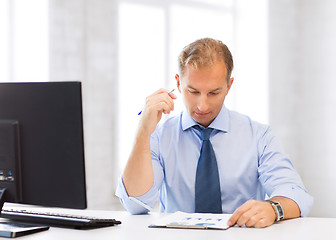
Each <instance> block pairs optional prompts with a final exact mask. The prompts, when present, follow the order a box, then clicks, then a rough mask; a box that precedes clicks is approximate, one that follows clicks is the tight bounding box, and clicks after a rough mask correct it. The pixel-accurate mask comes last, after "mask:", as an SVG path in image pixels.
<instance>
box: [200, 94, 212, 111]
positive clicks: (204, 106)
mask: <svg viewBox="0 0 336 240" xmlns="http://www.w3.org/2000/svg"><path fill="white" fill-rule="evenodd" d="M197 108H198V110H199V111H200V112H207V110H208V108H209V104H208V98H207V95H206V94H201V95H200V96H199V99H198V103H197Z"/></svg>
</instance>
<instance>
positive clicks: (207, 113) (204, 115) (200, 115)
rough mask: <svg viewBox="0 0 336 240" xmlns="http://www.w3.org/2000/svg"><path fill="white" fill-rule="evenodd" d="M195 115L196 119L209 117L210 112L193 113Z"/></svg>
mask: <svg viewBox="0 0 336 240" xmlns="http://www.w3.org/2000/svg"><path fill="white" fill-rule="evenodd" d="M195 115H196V116H198V117H206V116H209V115H210V112H195Z"/></svg>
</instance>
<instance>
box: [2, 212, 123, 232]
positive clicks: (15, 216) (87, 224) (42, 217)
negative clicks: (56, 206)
mask: <svg viewBox="0 0 336 240" xmlns="http://www.w3.org/2000/svg"><path fill="white" fill-rule="evenodd" d="M1 217H3V218H7V219H10V220H14V221H20V222H29V223H39V224H44V225H50V226H58V227H69V228H76V229H91V228H100V227H108V226H114V225H118V224H121V222H120V221H117V220H115V219H110V218H95V217H88V216H79V215H70V214H63V213H61V214H60V213H51V212H39V211H33V210H22V209H20V210H16V209H3V210H2V211H1Z"/></svg>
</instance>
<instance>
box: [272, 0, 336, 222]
mask: <svg viewBox="0 0 336 240" xmlns="http://www.w3.org/2000/svg"><path fill="white" fill-rule="evenodd" d="M335 13H336V1H333V0H270V4H269V19H270V23H269V31H270V39H269V43H270V46H269V53H270V61H269V66H270V75H269V79H270V83H269V84H270V104H269V106H270V124H271V126H272V127H273V129H274V130H275V131H276V132H277V135H278V136H279V137H280V138H281V140H282V143H283V145H284V147H285V149H286V150H287V151H288V153H289V155H290V156H291V157H292V161H293V163H294V165H295V167H296V168H297V170H298V171H299V173H300V174H301V176H302V178H303V181H304V183H305V185H306V187H307V188H308V190H309V192H310V193H311V194H312V195H313V196H314V198H315V203H314V207H313V209H312V211H311V213H310V216H323V217H336V208H335V207H333V206H334V203H335V201H336V191H335V184H336V175H335V174H334V172H335V169H336V161H335V160H336V147H335V144H336V94H335V90H336V45H335V44H334V43H335V42H336V28H335V24H336V14H335Z"/></svg>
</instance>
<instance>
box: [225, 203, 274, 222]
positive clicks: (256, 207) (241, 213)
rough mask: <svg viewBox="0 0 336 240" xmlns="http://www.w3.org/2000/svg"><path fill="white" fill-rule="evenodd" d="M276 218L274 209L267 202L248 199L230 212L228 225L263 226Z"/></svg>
mask: <svg viewBox="0 0 336 240" xmlns="http://www.w3.org/2000/svg"><path fill="white" fill-rule="evenodd" d="M275 219H276V214H275V211H274V209H273V207H272V205H271V204H270V203H269V202H265V201H256V200H249V201H247V202H246V203H244V204H243V205H241V206H240V207H239V208H237V209H236V211H235V212H234V213H233V214H232V216H231V218H230V219H229V221H228V225H229V226H230V227H231V226H234V225H235V224H238V225H239V226H240V227H241V226H243V225H245V226H246V227H256V228H264V227H268V226H270V225H272V224H273V223H274V221H275Z"/></svg>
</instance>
